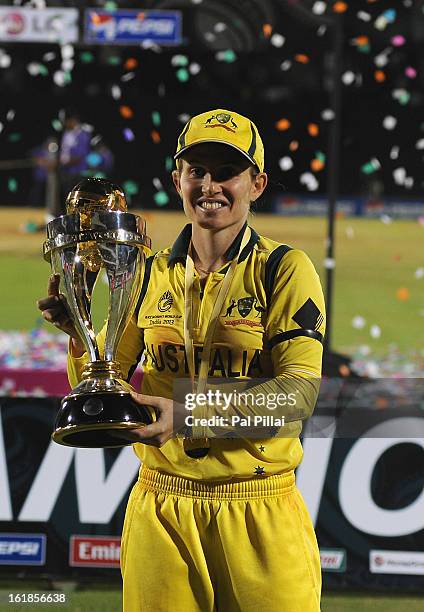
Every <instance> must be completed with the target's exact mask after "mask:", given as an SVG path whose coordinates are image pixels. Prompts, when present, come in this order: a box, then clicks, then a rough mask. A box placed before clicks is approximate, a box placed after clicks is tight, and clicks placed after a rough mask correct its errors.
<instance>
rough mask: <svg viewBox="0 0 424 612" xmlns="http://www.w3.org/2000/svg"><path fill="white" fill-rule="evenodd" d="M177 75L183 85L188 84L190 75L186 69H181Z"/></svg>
mask: <svg viewBox="0 0 424 612" xmlns="http://www.w3.org/2000/svg"><path fill="white" fill-rule="evenodd" d="M175 74H176V75H177V79H178V80H179V81H181V83H186V82H187V81H188V80H189V78H190V73H189V71H188V70H187V69H186V68H179V69H178V70H177V72H176V73H175Z"/></svg>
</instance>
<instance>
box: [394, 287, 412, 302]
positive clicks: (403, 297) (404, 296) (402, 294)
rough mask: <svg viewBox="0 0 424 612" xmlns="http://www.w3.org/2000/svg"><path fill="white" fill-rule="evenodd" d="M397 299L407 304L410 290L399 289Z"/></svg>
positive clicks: (405, 288)
mask: <svg viewBox="0 0 424 612" xmlns="http://www.w3.org/2000/svg"><path fill="white" fill-rule="evenodd" d="M396 298H397V299H398V300H399V302H406V301H407V300H409V289H408V288H407V287H399V289H398V290H397V291H396Z"/></svg>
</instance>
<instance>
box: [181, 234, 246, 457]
mask: <svg viewBox="0 0 424 612" xmlns="http://www.w3.org/2000/svg"><path fill="white" fill-rule="evenodd" d="M250 236H251V230H250V228H249V227H246V230H245V232H244V234H243V239H242V241H241V244H240V248H239V250H238V253H237V256H236V257H235V258H234V259H233V260H232V262H231V264H230V267H229V268H228V269H227V272H226V274H225V278H224V280H223V282H222V285H221V287H220V289H219V292H218V296H217V298H216V301H215V304H214V307H213V309H212V314H211V317H210V319H209V323H208V326H207V329H206V333H205V339H204V342H203V351H202V359H201V362H200V369H199V376H198V379H197V385H196V384H195V364H194V344H193V284H194V261H193V257H192V244H191V243H190V248H189V250H188V253H187V259H186V268H185V277H184V346H185V352H186V359H187V365H188V370H189V373H190V378H191V382H192V389H193V392H194V393H203V392H204V391H205V389H206V385H207V381H208V372H209V362H210V355H211V350H212V340H213V336H214V333H215V328H216V324H217V322H218V319H219V315H220V313H221V310H222V306H223V304H224V302H225V299H226V297H227V295H228V292H229V290H230V286H231V283H232V281H233V278H234V274H235V271H236V267H237V264H238V260H239V257H240V254H241V252H242V251H243V249H244V247H245V246H246V245H247V243H248V242H249V240H250ZM205 440H206V439H205ZM196 442H199V441H198V440H196ZM208 445H209V443H208V442H207V441H206V446H208Z"/></svg>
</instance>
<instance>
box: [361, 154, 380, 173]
mask: <svg viewBox="0 0 424 612" xmlns="http://www.w3.org/2000/svg"><path fill="white" fill-rule="evenodd" d="M380 168H381V164H380V162H379V161H378V159H377V158H375V157H373V158H372V159H371V160H370V161H369V162H367V163H366V164H364V165H363V166H361V172H363V173H364V174H373V172H376V171H377V170H379V169H380Z"/></svg>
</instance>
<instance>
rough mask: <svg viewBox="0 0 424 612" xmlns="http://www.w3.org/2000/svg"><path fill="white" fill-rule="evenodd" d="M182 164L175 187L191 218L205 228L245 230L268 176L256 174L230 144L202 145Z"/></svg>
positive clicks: (176, 176) (186, 157)
mask: <svg viewBox="0 0 424 612" xmlns="http://www.w3.org/2000/svg"><path fill="white" fill-rule="evenodd" d="M181 163H182V166H180V169H179V170H175V171H174V172H173V180H174V185H175V187H176V189H177V191H178V193H179V195H180V196H181V198H182V201H183V206H184V212H185V214H186V215H187V217H188V218H189V219H190V221H191V222H192V223H193V225H198V226H199V227H202V228H204V229H211V230H221V229H225V228H226V227H231V226H234V225H237V226H240V227H241V226H242V225H243V224H244V222H245V221H246V219H247V215H248V212H249V207H250V203H251V202H254V201H255V200H256V199H257V198H258V197H259V196H260V195H261V194H262V192H263V190H264V189H265V187H266V183H267V175H266V174H265V173H264V172H261V173H259V174H256V175H253V173H252V169H253V166H252V164H251V163H250V162H249V160H248V159H247V158H245V157H244V156H243V155H242V154H241V153H239V152H238V151H236V150H235V149H233V148H232V147H230V146H228V145H223V144H218V143H217V144H214V143H213V144H210V143H207V144H206V143H205V144H198V145H196V146H194V147H193V148H192V149H189V150H188V151H187V153H186V154H185V155H184V157H183V158H182V162H181Z"/></svg>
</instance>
